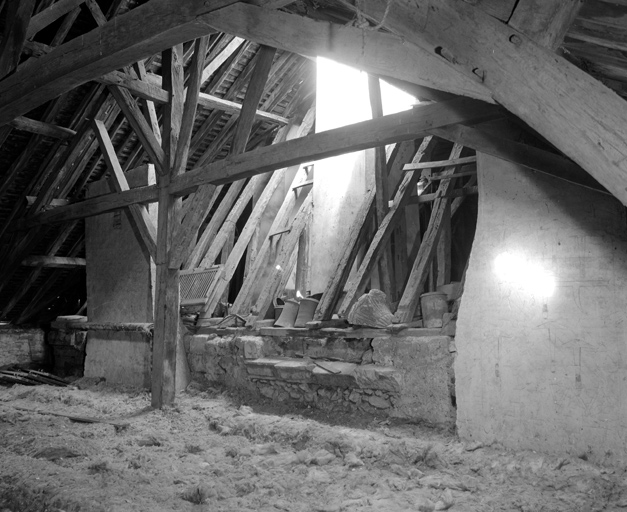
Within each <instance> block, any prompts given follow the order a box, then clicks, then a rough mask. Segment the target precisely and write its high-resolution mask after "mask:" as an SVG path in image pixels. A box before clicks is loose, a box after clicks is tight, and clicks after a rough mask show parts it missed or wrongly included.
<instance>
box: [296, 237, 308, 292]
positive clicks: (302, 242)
mask: <svg viewBox="0 0 627 512" xmlns="http://www.w3.org/2000/svg"><path fill="white" fill-rule="evenodd" d="M295 286H296V289H297V290H299V291H300V293H302V294H303V297H306V296H307V291H308V290H309V226H308V225H306V226H305V228H304V229H303V232H302V233H301V234H300V237H299V238H298V256H297V259H296V283H295Z"/></svg>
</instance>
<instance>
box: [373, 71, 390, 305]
mask: <svg viewBox="0 0 627 512" xmlns="http://www.w3.org/2000/svg"><path fill="white" fill-rule="evenodd" d="M368 90H369V93H370V107H371V108H372V118H373V119H376V118H377V117H381V116H382V115H383V104H382V101H381V84H380V82H379V78H378V77H375V76H372V75H368ZM374 155H375V156H374V177H375V178H374V181H375V187H376V196H375V208H376V218H377V228H378V227H379V226H381V223H382V222H383V219H384V218H385V216H386V215H387V213H388V210H389V206H388V201H389V199H390V193H389V190H388V188H389V187H388V173H387V162H386V155H385V146H379V147H376V148H374ZM377 265H378V269H379V284H380V286H381V288H382V291H383V292H384V293H385V294H386V295H387V296H388V299H389V300H392V301H393V300H395V299H396V289H395V288H396V286H395V281H394V279H393V276H394V267H393V260H392V251H391V250H390V244H388V246H387V247H386V248H385V249H384V250H383V254H382V255H381V259H380V260H379V262H378V264H377Z"/></svg>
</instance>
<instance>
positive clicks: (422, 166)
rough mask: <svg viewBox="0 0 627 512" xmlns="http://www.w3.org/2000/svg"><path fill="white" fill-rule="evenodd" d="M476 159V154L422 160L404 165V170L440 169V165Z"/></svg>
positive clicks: (464, 162)
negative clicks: (428, 160)
mask: <svg viewBox="0 0 627 512" xmlns="http://www.w3.org/2000/svg"><path fill="white" fill-rule="evenodd" d="M476 161H477V157H476V156H465V157H463V158H454V159H451V160H438V161H437V162H420V163H417V164H407V165H405V166H404V167H403V170H404V171H416V170H418V169H438V168H440V167H450V166H451V165H461V164H470V163H473V162H476Z"/></svg>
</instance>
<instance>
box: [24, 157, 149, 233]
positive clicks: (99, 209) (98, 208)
mask: <svg viewBox="0 0 627 512" xmlns="http://www.w3.org/2000/svg"><path fill="white" fill-rule="evenodd" d="M151 165H152V164H151ZM158 195H159V193H158V190H157V186H156V185H149V186H146V187H137V188H133V189H131V190H129V191H128V192H122V193H117V194H104V195H102V196H97V197H92V198H90V199H86V200H85V201H80V202H78V203H73V204H70V205H68V206H59V207H57V208H53V209H52V210H48V211H44V212H41V213H37V214H35V215H32V216H29V217H26V218H24V219H20V220H19V221H18V222H17V223H16V226H15V229H16V230H22V229H29V228H34V227H37V226H41V225H45V224H56V223H59V222H67V221H70V220H78V219H84V218H86V217H93V216H94V215H100V214H102V213H107V212H112V211H115V210H119V209H121V208H125V207H127V206H129V205H131V204H143V203H154V202H156V201H157V200H158Z"/></svg>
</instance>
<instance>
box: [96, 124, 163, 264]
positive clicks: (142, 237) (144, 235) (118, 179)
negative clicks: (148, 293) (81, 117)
mask: <svg viewBox="0 0 627 512" xmlns="http://www.w3.org/2000/svg"><path fill="white" fill-rule="evenodd" d="M93 124H94V132H95V133H96V137H97V138H98V142H99V144H100V150H101V151H102V156H103V157H104V159H105V162H106V163H107V167H108V168H109V173H110V176H111V186H112V188H113V189H114V190H115V191H116V192H125V191H127V190H130V187H129V186H128V181H127V180H126V176H125V175H124V172H123V171H122V167H121V166H120V162H119V161H118V157H117V156H116V154H115V149H114V148H113V143H112V142H111V139H110V138H109V134H108V133H107V128H106V127H105V125H104V123H103V122H102V121H98V120H94V123H93ZM128 211H129V214H130V215H129V220H130V223H131V225H132V226H133V231H134V232H135V233H137V234H138V235H139V239H138V242H139V243H140V244H141V245H143V246H144V248H145V249H146V251H147V253H148V254H149V255H150V257H151V258H152V259H153V260H154V259H155V257H156V254H157V229H156V227H155V225H154V222H153V220H152V219H151V218H150V215H149V214H148V211H147V210H146V208H145V207H143V206H141V205H139V204H132V205H130V206H129V207H128Z"/></svg>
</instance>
